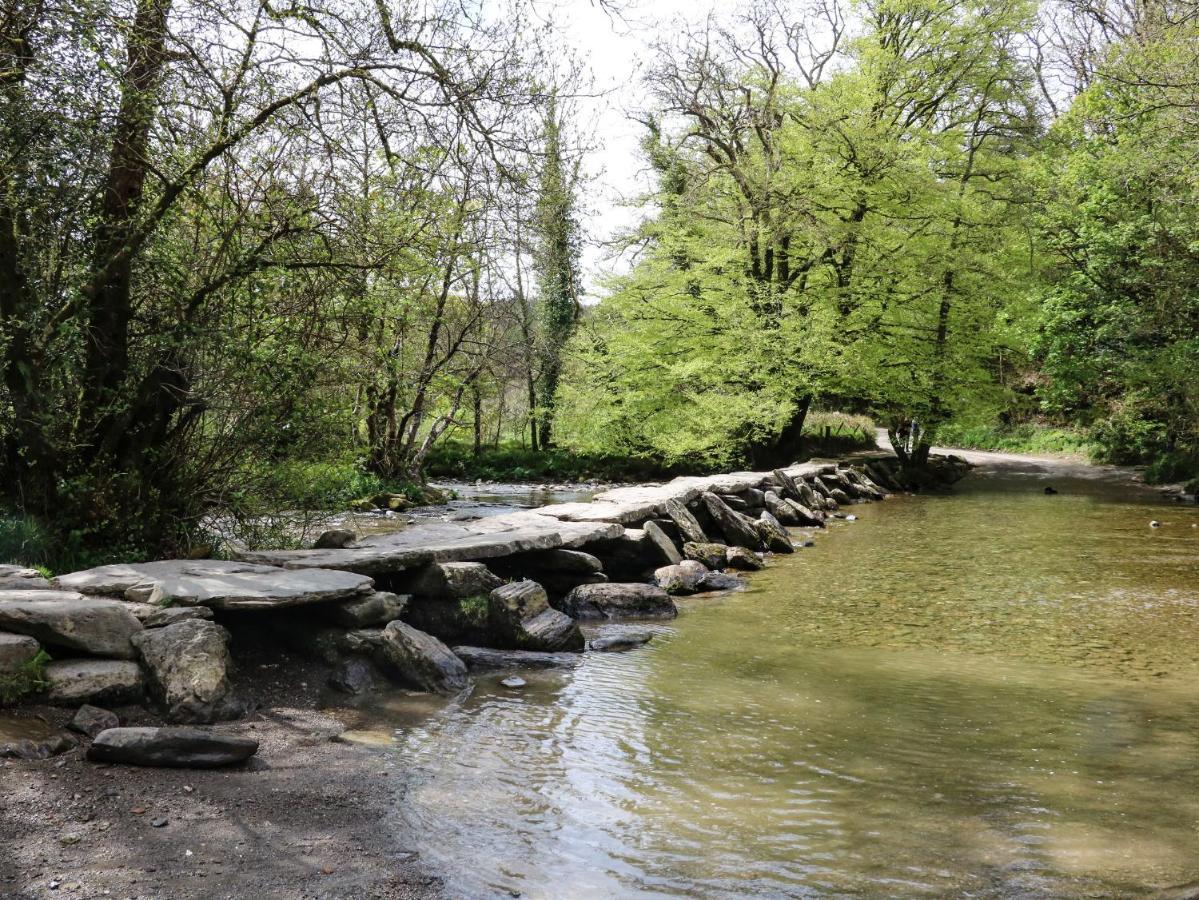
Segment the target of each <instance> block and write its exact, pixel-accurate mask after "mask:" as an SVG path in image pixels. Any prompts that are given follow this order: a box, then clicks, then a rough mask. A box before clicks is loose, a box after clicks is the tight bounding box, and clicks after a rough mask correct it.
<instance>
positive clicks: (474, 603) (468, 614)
mask: <svg viewBox="0 0 1199 900" xmlns="http://www.w3.org/2000/svg"><path fill="white" fill-rule="evenodd" d="M490 610H491V604H490V601H489V600H488V598H487V595H486V594H473V595H472V596H470V597H463V598H462V599H461V600H459V601H458V612H459V613H460V614H461V616H462V620H463V621H464V622H465V623H466V624H467V625H470V626H473V627H476V628H481V627H483V626H484V625H486V624H487V617H488V615H489V614H490Z"/></svg>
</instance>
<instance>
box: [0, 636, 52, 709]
mask: <svg viewBox="0 0 1199 900" xmlns="http://www.w3.org/2000/svg"><path fill="white" fill-rule="evenodd" d="M49 661H50V657H49V656H48V655H47V653H46V651H45V650H39V651H38V652H37V656H35V657H34V658H33V659H31V660H29V662H27V663H25V664H24V665H23V666H21V667H20V668H19V669H17V671H15V672H12V673H10V674H8V675H0V706H8V705H10V704H13V703H16V702H17V701H18V700H22V699H24V698H25V697H28V696H29V695H30V694H36V693H37V692H38V691H40V690H41V689H42V688H43V687H45V686H46V682H45V680H44V679H43V677H42V675H43V673H44V671H45V669H46V663H48V662H49Z"/></svg>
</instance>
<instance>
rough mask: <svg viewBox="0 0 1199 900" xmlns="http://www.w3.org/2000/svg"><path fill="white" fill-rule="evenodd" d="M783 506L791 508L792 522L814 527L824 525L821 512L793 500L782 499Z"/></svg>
mask: <svg viewBox="0 0 1199 900" xmlns="http://www.w3.org/2000/svg"><path fill="white" fill-rule="evenodd" d="M783 506H785V507H787V508H789V509H790V510H791V515H792V518H793V524H795V525H805V526H809V527H816V528H823V527H824V522H825V515H824V513H823V512H817V511H816V510H814V509H810V508H808V507H807V506H804V505H803V504H802V503H797V502H796V501H794V500H784V501H783Z"/></svg>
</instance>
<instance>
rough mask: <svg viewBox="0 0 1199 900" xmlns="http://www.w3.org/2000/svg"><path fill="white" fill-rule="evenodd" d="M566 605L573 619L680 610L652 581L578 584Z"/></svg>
mask: <svg viewBox="0 0 1199 900" xmlns="http://www.w3.org/2000/svg"><path fill="white" fill-rule="evenodd" d="M565 607H566V612H567V614H568V615H571V616H573V617H574V618H576V619H615V618H620V617H622V616H638V617H645V618H656V619H663V618H665V619H673V618H674V617H675V616H677V615H678V614H679V611H678V608H677V607H676V606H675V605H674V601H673V600H671V599H670V595H669V594H667V593H666V591H664V590H662V589H661V588H660V587H658V586H657V585H652V584H584V585H580V586H579V587H577V588H575V589H574V590H573V591H571V592H570V593H569V594H567V595H566V600H565Z"/></svg>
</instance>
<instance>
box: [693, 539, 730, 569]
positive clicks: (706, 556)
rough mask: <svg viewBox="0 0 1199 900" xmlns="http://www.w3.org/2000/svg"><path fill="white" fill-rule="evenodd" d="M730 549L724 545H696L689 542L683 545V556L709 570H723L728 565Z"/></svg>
mask: <svg viewBox="0 0 1199 900" xmlns="http://www.w3.org/2000/svg"><path fill="white" fill-rule="evenodd" d="M728 551H729V548H728V547H726V546H725V545H724V544H709V543H703V544H696V543H693V542H691V541H688V542H687V543H685V544H684V545H683V556H685V557H686V558H687V559H693V560H695V561H696V562H698V563H702V564H703V565H705V566H706V567H707V568H709V569H723V568H724V567H725V566H726V565H727V564H728Z"/></svg>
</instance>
